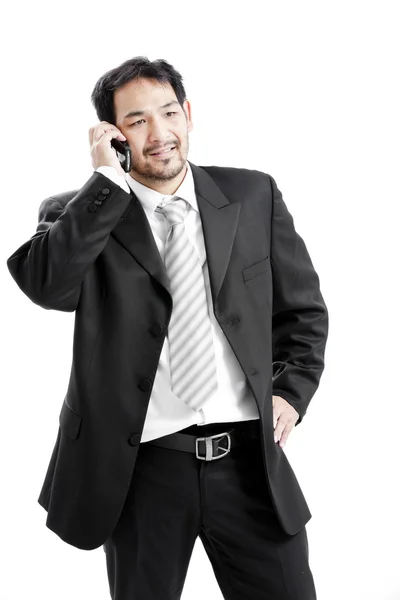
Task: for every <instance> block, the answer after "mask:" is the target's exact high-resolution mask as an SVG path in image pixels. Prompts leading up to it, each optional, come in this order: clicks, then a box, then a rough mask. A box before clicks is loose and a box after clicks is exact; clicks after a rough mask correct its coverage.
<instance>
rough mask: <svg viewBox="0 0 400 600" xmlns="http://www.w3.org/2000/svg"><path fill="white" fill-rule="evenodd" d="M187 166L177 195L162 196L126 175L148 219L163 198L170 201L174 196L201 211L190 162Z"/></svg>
mask: <svg viewBox="0 0 400 600" xmlns="http://www.w3.org/2000/svg"><path fill="white" fill-rule="evenodd" d="M186 166H187V170H186V174H185V177H184V178H183V181H182V183H181V185H180V186H179V188H178V189H177V190H176V192H175V194H169V195H168V194H162V193H160V192H157V191H156V190H153V189H151V188H149V187H147V186H146V185H144V184H143V183H140V182H139V181H136V179H133V177H131V175H129V173H126V182H127V183H128V185H129V187H130V188H131V190H132V191H133V192H134V193H135V194H136V196H137V197H138V199H139V201H140V203H141V205H142V206H143V208H144V210H145V212H146V214H147V216H148V217H151V216H152V215H153V213H154V211H155V209H156V208H157V206H158V204H159V203H160V202H161V200H162V199H163V198H165V199H166V200H169V199H170V198H173V197H174V196H179V197H180V198H183V199H184V200H186V201H187V202H188V203H189V204H190V206H191V207H192V208H194V209H195V210H197V211H199V209H198V205H197V198H196V192H195V188H194V179H193V173H192V169H191V168H190V164H189V162H188V161H186Z"/></svg>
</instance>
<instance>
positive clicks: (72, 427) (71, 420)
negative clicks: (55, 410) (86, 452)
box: [59, 400, 82, 440]
mask: <svg viewBox="0 0 400 600" xmlns="http://www.w3.org/2000/svg"><path fill="white" fill-rule="evenodd" d="M59 421H60V427H61V429H62V431H63V432H64V433H66V434H67V435H68V437H70V438H71V439H72V440H76V438H77V437H78V435H79V431H80V427H81V422H82V417H80V416H79V415H78V413H76V412H75V411H73V410H72V408H71V407H70V406H69V405H68V404H67V402H66V400H64V403H63V405H62V407H61V412H60V416H59Z"/></svg>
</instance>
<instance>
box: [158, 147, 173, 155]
mask: <svg viewBox="0 0 400 600" xmlns="http://www.w3.org/2000/svg"><path fill="white" fill-rule="evenodd" d="M171 150H173V148H168V150H163V151H162V152H155V154H156V155H157V154H166V153H167V152H170V151H171Z"/></svg>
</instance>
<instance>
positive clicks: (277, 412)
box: [272, 406, 282, 429]
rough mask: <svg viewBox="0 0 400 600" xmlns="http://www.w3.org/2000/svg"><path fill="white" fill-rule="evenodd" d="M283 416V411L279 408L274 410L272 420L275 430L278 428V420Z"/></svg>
mask: <svg viewBox="0 0 400 600" xmlns="http://www.w3.org/2000/svg"><path fill="white" fill-rule="evenodd" d="M281 414H282V409H281V408H279V407H278V406H276V407H275V408H273V409H272V420H273V423H274V429H275V427H276V424H277V422H278V419H279V417H280V416H281Z"/></svg>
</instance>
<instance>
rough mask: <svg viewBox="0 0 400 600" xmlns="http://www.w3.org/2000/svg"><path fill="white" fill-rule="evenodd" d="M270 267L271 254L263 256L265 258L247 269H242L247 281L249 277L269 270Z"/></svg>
mask: <svg viewBox="0 0 400 600" xmlns="http://www.w3.org/2000/svg"><path fill="white" fill-rule="evenodd" d="M270 268H271V263H270V259H269V256H267V257H266V258H263V260H260V261H259V262H257V263H256V264H255V265H252V266H251V267H247V268H246V269H243V271H242V273H243V279H244V280H245V281H248V280H249V279H252V278H253V277H255V276H256V275H259V274H260V273H263V272H264V271H268V270H269V269H270Z"/></svg>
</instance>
